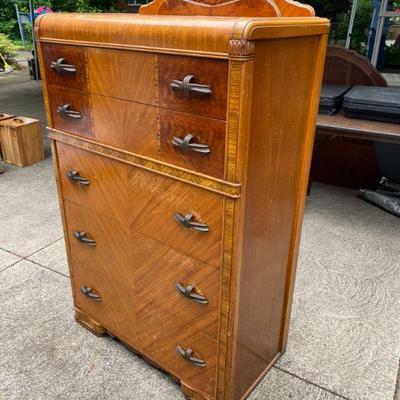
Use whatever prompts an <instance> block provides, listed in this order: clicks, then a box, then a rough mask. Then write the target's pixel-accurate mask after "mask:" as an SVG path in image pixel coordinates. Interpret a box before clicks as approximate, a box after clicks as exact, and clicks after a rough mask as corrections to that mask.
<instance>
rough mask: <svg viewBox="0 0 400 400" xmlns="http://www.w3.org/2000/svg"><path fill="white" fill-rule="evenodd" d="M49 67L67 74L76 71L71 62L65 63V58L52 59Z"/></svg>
mask: <svg viewBox="0 0 400 400" xmlns="http://www.w3.org/2000/svg"><path fill="white" fill-rule="evenodd" d="M50 67H51V68H52V69H54V70H55V71H56V72H61V73H63V72H66V73H69V74H73V73H75V72H76V67H75V65H73V64H66V63H65V58H59V59H58V60H57V61H52V62H51V64H50Z"/></svg>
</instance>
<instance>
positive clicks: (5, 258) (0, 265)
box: [0, 249, 21, 272]
mask: <svg viewBox="0 0 400 400" xmlns="http://www.w3.org/2000/svg"><path fill="white" fill-rule="evenodd" d="M20 260H21V257H17V256H16V255H14V254H11V253H9V252H8V251H4V250H1V249H0V272H1V271H3V270H5V269H6V268H8V267H9V266H10V265H13V264H15V263H16V262H18V261H20Z"/></svg>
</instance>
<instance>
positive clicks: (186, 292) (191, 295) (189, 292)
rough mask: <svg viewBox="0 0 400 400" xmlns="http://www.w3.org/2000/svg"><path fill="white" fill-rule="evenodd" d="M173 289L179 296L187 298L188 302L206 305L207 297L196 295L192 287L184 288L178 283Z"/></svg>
mask: <svg viewBox="0 0 400 400" xmlns="http://www.w3.org/2000/svg"><path fill="white" fill-rule="evenodd" d="M175 289H176V291H177V292H178V293H179V294H181V295H182V296H185V297H187V298H188V299H190V300H194V301H195V302H196V303H199V304H208V299H207V297H206V296H202V295H201V294H198V293H196V292H195V291H194V286H193V285H188V286H184V285H182V284H181V283H180V282H176V284H175Z"/></svg>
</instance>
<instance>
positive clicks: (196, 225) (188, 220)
mask: <svg viewBox="0 0 400 400" xmlns="http://www.w3.org/2000/svg"><path fill="white" fill-rule="evenodd" d="M174 219H175V221H176V222H179V223H180V224H181V225H182V226H183V227H185V228H188V229H194V230H196V231H200V232H208V231H209V229H208V225H206V224H202V223H200V222H196V221H193V214H186V216H183V215H182V214H179V213H176V214H175V215H174Z"/></svg>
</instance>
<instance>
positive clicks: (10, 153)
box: [0, 117, 44, 167]
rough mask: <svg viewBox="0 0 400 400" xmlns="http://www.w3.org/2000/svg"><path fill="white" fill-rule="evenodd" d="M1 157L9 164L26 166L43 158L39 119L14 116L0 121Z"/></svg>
mask: <svg viewBox="0 0 400 400" xmlns="http://www.w3.org/2000/svg"><path fill="white" fill-rule="evenodd" d="M0 142H1V146H2V153H3V159H4V161H5V162H7V163H9V164H14V165H18V166H19V167H26V166H28V165H32V164H34V163H36V162H39V161H42V160H44V149H43V141H42V132H41V126H40V121H39V120H37V119H32V118H26V117H15V118H9V119H6V120H3V121H0Z"/></svg>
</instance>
